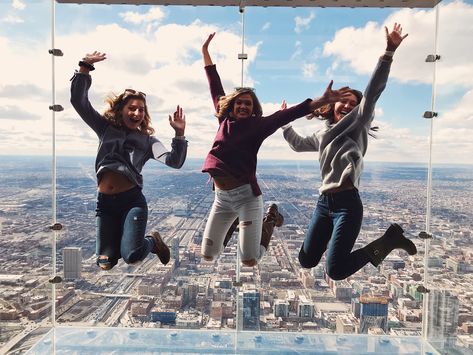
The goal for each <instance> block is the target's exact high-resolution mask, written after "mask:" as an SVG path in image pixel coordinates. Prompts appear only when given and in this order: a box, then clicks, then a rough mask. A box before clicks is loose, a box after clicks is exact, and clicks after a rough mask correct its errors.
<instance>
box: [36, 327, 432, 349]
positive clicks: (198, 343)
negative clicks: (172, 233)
mask: <svg viewBox="0 0 473 355" xmlns="http://www.w3.org/2000/svg"><path fill="white" fill-rule="evenodd" d="M54 338H55V339H54ZM54 348H55V349H54ZM54 353H55V354H78V355H79V354H80V355H88V354H90V355H92V354H93V355H97V354H143V355H145V354H357V355H361V354H439V353H438V352H437V351H436V350H434V348H432V347H431V346H430V345H429V344H428V343H426V342H424V341H423V340H422V339H421V338H420V337H391V336H374V335H348V334H343V335H342V334H320V333H319V334H317V333H300V332H297V333H295V332H294V333H290V332H252V331H242V332H236V331H205V330H204V331H203V330H188V329H143V328H140V329H133V328H97V327H94V328H78V327H56V328H55V329H52V330H50V331H49V332H48V333H47V334H46V335H45V336H44V337H43V338H42V339H41V340H39V341H38V342H37V343H36V344H35V345H34V346H33V347H32V348H31V349H30V350H29V351H28V352H27V354H30V355H31V354H48V355H49V354H54Z"/></svg>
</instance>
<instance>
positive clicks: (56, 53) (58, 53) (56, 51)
mask: <svg viewBox="0 0 473 355" xmlns="http://www.w3.org/2000/svg"><path fill="white" fill-rule="evenodd" d="M48 53H49V54H52V55H53V56H55V57H62V56H63V55H64V53H63V52H62V51H61V50H60V49H57V48H53V49H50V50H48Z"/></svg>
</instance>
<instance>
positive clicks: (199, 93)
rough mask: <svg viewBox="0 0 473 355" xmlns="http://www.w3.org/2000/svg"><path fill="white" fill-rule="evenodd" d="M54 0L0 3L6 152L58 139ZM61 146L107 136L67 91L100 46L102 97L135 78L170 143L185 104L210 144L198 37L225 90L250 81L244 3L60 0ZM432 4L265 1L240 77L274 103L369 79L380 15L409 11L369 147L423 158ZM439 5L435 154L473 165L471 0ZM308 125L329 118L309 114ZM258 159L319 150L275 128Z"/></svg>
mask: <svg viewBox="0 0 473 355" xmlns="http://www.w3.org/2000/svg"><path fill="white" fill-rule="evenodd" d="M50 6H51V3H50V1H49V0H34V1H26V0H12V1H2V2H1V3H0V14H2V15H0V53H2V66H0V77H1V78H2V81H1V82H0V137H1V139H0V148H1V152H2V153H1V154H46V155H47V154H50V152H51V125H52V124H51V113H50V111H48V106H49V104H50V101H51V59H50V57H49V55H48V53H47V50H48V49H49V48H50V47H51V38H50ZM56 11H57V21H56V38H55V41H56V47H57V48H61V49H62V50H63V51H64V53H65V55H64V57H60V58H57V60H56V89H57V102H58V103H60V104H62V105H63V106H64V107H65V110H64V111H63V112H61V113H58V114H57V115H56V119H57V124H56V129H57V153H58V154H59V155H94V153H95V151H96V147H97V139H96V137H95V136H94V133H93V132H91V130H90V129H89V128H88V127H87V126H86V125H85V124H84V123H83V122H82V121H81V120H80V118H78V116H77V114H76V113H75V112H74V110H73V109H72V107H71V105H70V104H69V84H70V82H69V79H70V77H71V76H72V73H73V71H74V69H76V67H77V62H78V60H79V59H80V58H81V57H82V56H83V55H84V54H85V53H86V52H90V51H93V50H100V51H104V52H106V53H107V55H108V59H107V60H106V61H104V62H102V63H98V64H97V65H96V67H97V70H96V71H94V72H93V73H92V76H93V86H92V88H91V95H90V97H91V101H92V103H93V104H94V106H95V107H96V108H97V110H99V111H101V110H103V107H104V104H103V99H104V98H105V96H106V95H107V94H109V93H110V92H114V93H119V92H121V91H122V90H123V89H124V88H126V87H133V88H136V89H139V90H141V91H144V92H146V93H147V94H148V97H149V106H150V109H151V113H152V119H153V126H154V127H155V128H156V131H157V133H156V135H157V136H158V138H160V139H161V140H162V141H163V143H164V144H165V145H167V146H169V143H170V139H171V137H172V135H173V131H172V130H171V128H170V127H169V125H168V123H167V115H168V114H169V113H170V112H171V111H172V110H173V109H174V107H175V106H176V105H177V104H180V105H181V106H183V107H184V110H185V112H186V114H187V125H188V127H187V130H186V136H187V138H188V140H189V142H190V146H189V156H191V157H194V158H203V157H205V155H206V153H207V151H208V150H209V148H210V146H211V143H212V140H213V137H214V134H215V131H216V129H217V125H216V121H215V118H214V117H213V112H212V105H211V102H210V99H209V94H208V90H207V84H206V79H205V75H204V72H203V65H202V59H201V53H200V48H201V44H202V42H203V41H204V40H205V39H206V37H207V36H208V34H209V33H211V32H213V31H216V32H217V35H216V37H215V39H214V41H213V42H212V44H211V48H210V52H211V55H212V57H213V59H214V62H216V64H217V68H218V69H219V71H220V74H221V76H222V78H223V80H224V86H225V88H226V90H227V91H230V90H232V88H233V87H235V86H239V85H240V76H241V63H240V61H238V60H237V55H238V53H239V52H240V51H241V38H240V36H241V15H240V13H239V12H238V9H237V8H229V7H226V8H222V7H221V8H219V7H173V6H167V7H159V6H126V5H113V6H108V5H72V4H57V5H56ZM435 11H436V10H435V9H366V8H365V9H362V8H360V9H344V8H330V9H327V8H325V9H322V8H255V7H248V8H247V9H246V11H245V33H246V36H245V44H246V48H245V51H246V52H247V53H248V55H249V59H248V61H246V62H245V70H244V81H245V82H244V84H245V85H249V86H253V87H255V89H256V93H257V95H258V97H259V98H260V100H261V101H262V103H263V108H264V112H265V113H266V114H270V113H271V112H273V111H275V110H277V109H278V108H279V105H280V102H281V101H282V100H283V99H285V100H286V101H287V102H288V103H289V104H290V105H292V104H296V103H298V102H300V101H302V100H304V99H305V98H307V97H314V96H317V95H320V94H321V93H322V92H323V90H324V88H325V86H326V85H327V83H328V82H329V80H330V79H333V80H334V82H335V84H334V86H342V85H349V86H351V87H354V88H358V89H360V90H363V89H364V87H365V85H366V83H367V81H368V79H369V76H370V73H371V71H372V69H373V68H374V65H375V63H376V60H377V58H378V57H379V55H381V54H382V53H383V51H384V45H385V42H384V32H383V31H384V30H383V26H384V25H388V26H392V25H393V23H394V22H396V21H397V22H400V23H401V24H402V25H403V28H404V30H405V32H407V33H409V36H408V37H407V39H406V41H405V43H403V44H402V45H401V47H400V48H399V50H398V52H397V53H396V55H395V58H394V63H393V66H392V70H391V76H390V81H389V83H388V86H387V88H386V90H385V92H384V93H383V95H382V96H381V99H380V100H379V102H378V105H377V115H376V119H375V123H376V124H377V125H379V126H380V128H381V131H380V133H379V134H378V138H377V139H372V140H371V141H370V146H369V148H368V153H367V155H366V159H367V160H375V161H407V162H427V160H428V138H429V135H430V121H428V120H425V119H424V118H422V113H423V112H424V111H426V110H430V109H431V105H432V100H431V96H432V81H433V73H434V71H433V69H434V65H433V64H429V63H425V61H424V59H425V57H426V56H427V54H431V53H434V33H435ZM438 11H439V23H438V25H439V27H438V30H439V37H438V51H437V53H439V54H441V55H442V59H441V61H440V62H438V64H437V72H436V84H437V85H436V86H435V88H436V94H437V95H436V101H435V103H436V105H435V111H438V112H439V117H438V118H436V119H435V120H434V131H433V132H434V134H433V135H434V139H433V142H434V156H433V159H434V162H439V163H467V164H473V154H472V153H473V139H472V138H473V114H472V112H473V111H472V109H473V62H472V61H471V58H472V57H473V48H472V47H471V45H470V42H471V37H472V35H473V24H472V23H471V21H470V19H471V18H473V1H471V0H470V1H454V2H442V3H441V4H440V5H439V8H438ZM294 127H295V128H296V130H297V131H299V132H300V133H301V134H311V133H313V132H314V131H315V130H317V129H318V128H320V123H318V122H316V121H307V120H305V119H300V120H298V121H296V122H295V123H294ZM260 158H271V159H274V158H283V159H317V156H316V155H314V154H313V153H295V152H292V151H291V150H290V148H289V147H288V146H287V144H286V142H285V141H284V140H283V139H282V134H281V132H276V133H275V134H274V135H273V136H272V137H270V138H269V139H268V140H267V141H266V142H265V143H264V144H263V146H262V148H261V151H260Z"/></svg>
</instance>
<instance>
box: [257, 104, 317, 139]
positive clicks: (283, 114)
mask: <svg viewBox="0 0 473 355" xmlns="http://www.w3.org/2000/svg"><path fill="white" fill-rule="evenodd" d="M311 102H312V100H311V99H307V100H305V101H302V102H301V103H300V104H298V105H295V106H292V107H290V108H287V109H285V110H279V111H276V112H275V113H273V114H272V115H269V116H266V117H263V119H262V120H261V122H262V123H263V127H262V133H263V135H264V136H265V137H268V136H270V135H271V134H273V133H274V132H276V131H277V130H278V128H280V127H282V126H284V125H287V124H288V123H289V122H292V121H294V120H295V119H297V118H300V117H304V116H305V115H307V114H309V113H310V112H311V109H310V103H311Z"/></svg>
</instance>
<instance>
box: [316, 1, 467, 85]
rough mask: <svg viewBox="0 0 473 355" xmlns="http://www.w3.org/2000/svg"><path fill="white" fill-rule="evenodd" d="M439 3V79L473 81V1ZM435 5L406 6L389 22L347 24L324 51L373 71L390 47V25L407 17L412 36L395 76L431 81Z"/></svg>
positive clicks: (398, 55)
mask: <svg viewBox="0 0 473 355" xmlns="http://www.w3.org/2000/svg"><path fill="white" fill-rule="evenodd" d="M438 6H439V39H438V43H439V44H438V54H440V55H441V60H440V61H439V62H438V70H437V77H436V80H437V84H439V85H450V86H451V85H461V86H466V87H472V86H473V80H471V78H472V77H473V61H472V60H471V58H472V56H473V47H472V46H469V45H465V43H469V42H470V41H471V38H470V37H471V34H472V33H473V22H472V21H470V19H471V18H473V5H471V4H466V3H464V2H461V1H455V2H451V3H448V4H446V5H444V4H442V3H440V5H438ZM435 11H436V10H435V9H431V10H418V9H402V10H399V11H396V12H394V13H392V14H391V15H390V16H389V17H388V18H387V19H386V20H385V21H384V23H382V24H380V23H375V22H368V23H367V24H366V25H365V26H364V27H361V28H355V27H345V28H343V29H341V30H339V31H337V33H336V34H335V37H334V38H333V40H332V41H329V42H327V43H326V44H325V46H324V55H326V56H329V55H330V56H334V57H335V64H334V65H336V64H338V63H339V62H347V63H348V64H349V65H350V67H351V68H352V69H353V70H354V72H355V73H357V74H369V73H371V71H372V70H373V67H374V64H375V62H376V60H377V59H378V57H379V56H380V55H381V54H382V52H383V50H384V48H385V35H384V26H385V25H386V26H387V27H388V28H392V26H393V24H394V23H395V22H398V23H401V24H402V26H403V29H404V32H405V33H408V34H409V36H408V37H407V38H406V39H405V41H404V42H403V43H402V44H401V46H400V47H399V49H398V51H397V52H396V54H395V58H394V60H395V65H393V68H392V71H391V74H390V76H391V77H392V78H396V79H398V80H399V81H401V82H420V83H426V84H431V83H432V79H433V68H434V66H433V64H431V63H425V58H426V56H427V54H432V53H433V51H434V47H433V46H434V34H435V27H434V25H435Z"/></svg>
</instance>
